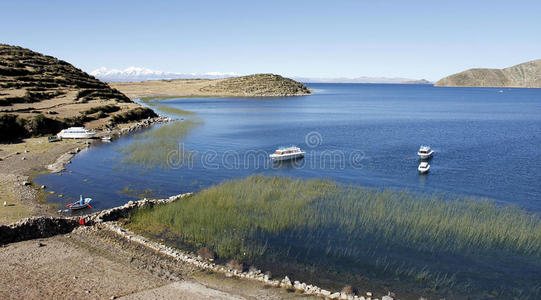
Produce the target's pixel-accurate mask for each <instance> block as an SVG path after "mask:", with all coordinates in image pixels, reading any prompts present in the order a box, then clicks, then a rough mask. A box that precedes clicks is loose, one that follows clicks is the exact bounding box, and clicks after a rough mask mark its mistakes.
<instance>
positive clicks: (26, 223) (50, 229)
mask: <svg viewBox="0 0 541 300" xmlns="http://www.w3.org/2000/svg"><path fill="white" fill-rule="evenodd" d="M191 194H192V193H186V194H181V195H176V196H171V197H169V198H167V199H152V200H147V199H143V200H139V201H130V202H128V203H126V204H124V205H122V206H119V207H114V208H111V209H106V210H102V211H99V212H96V213H93V214H89V215H84V216H74V217H32V218H26V219H23V220H21V221H19V222H17V223H13V224H10V225H2V226H0V245H5V244H9V243H15V242H21V241H26V240H31V239H37V238H45V237H50V236H53V235H57V234H65V233H69V232H71V231H72V230H73V229H74V228H76V227H77V226H78V225H79V222H80V221H81V219H83V220H84V224H85V225H93V224H96V223H101V222H107V221H115V220H118V219H119V218H125V217H127V216H128V215H129V214H130V212H132V211H133V210H134V209H137V208H140V207H152V206H154V205H157V204H164V203H169V202H173V201H175V200H178V199H180V198H183V197H187V196H190V195H191Z"/></svg>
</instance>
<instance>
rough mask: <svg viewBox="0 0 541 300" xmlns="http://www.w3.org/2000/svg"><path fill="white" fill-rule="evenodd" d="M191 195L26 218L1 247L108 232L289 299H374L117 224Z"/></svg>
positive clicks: (5, 231)
mask: <svg viewBox="0 0 541 300" xmlns="http://www.w3.org/2000/svg"><path fill="white" fill-rule="evenodd" d="M192 195H193V194H192V193H185V194H180V195H174V196H171V197H169V198H165V199H154V200H147V199H144V200H139V201H129V202H128V203H126V204H124V205H122V206H118V207H114V208H111V209H106V210H102V211H99V212H95V213H92V214H88V215H83V216H72V217H37V218H36V217H34V218H26V219H23V220H21V221H19V222H17V223H14V224H11V225H9V226H6V225H4V226H0V232H2V239H1V240H0V246H4V247H6V246H7V247H9V246H10V245H11V244H14V243H23V242H25V241H29V240H36V239H44V238H51V237H54V236H56V235H69V234H73V233H83V234H84V233H89V232H96V231H102V232H103V231H109V232H111V233H113V234H115V235H117V236H118V237H119V238H121V239H124V240H125V241H127V242H128V243H131V244H138V245H140V246H143V247H144V248H146V249H150V250H151V251H152V252H153V253H154V254H153V255H161V256H166V257H168V258H170V259H172V260H174V261H179V262H181V263H183V264H188V265H191V266H193V267H194V268H195V269H197V270H200V271H207V272H208V271H210V272H212V273H213V274H215V275H214V276H216V275H218V274H221V275H223V276H225V277H226V278H233V279H238V280H247V281H251V282H256V283H259V284H263V286H265V287H270V288H277V289H279V290H281V291H280V292H285V293H290V292H291V291H294V294H293V295H292V296H300V297H303V298H306V297H307V296H315V297H317V298H324V299H348V300H349V299H351V300H365V299H371V297H372V296H373V294H372V292H366V298H365V296H359V295H355V294H352V293H345V292H340V291H330V290H327V289H323V288H320V287H318V286H316V285H312V284H308V283H304V282H300V281H298V280H294V281H292V280H291V279H290V278H289V277H288V276H285V277H284V278H283V279H279V278H278V279H276V278H272V277H271V276H270V275H269V274H268V273H266V272H264V271H262V270H259V269H255V268H250V269H248V270H247V271H246V270H245V269H238V268H236V267H235V266H230V265H221V264H217V263H215V262H214V260H213V259H205V258H203V257H201V256H199V255H197V254H192V253H187V252H184V251H182V250H179V249H176V248H173V247H170V246H167V245H165V244H163V243H161V242H158V241H154V240H152V239H149V238H146V237H144V236H142V235H139V234H137V233H135V232H132V231H130V230H129V229H127V228H125V227H123V226H122V225H121V223H119V220H120V219H122V218H125V217H126V216H128V215H129V214H130V213H131V211H133V210H136V209H139V208H146V207H154V206H157V205H164V204H167V203H172V202H174V201H181V200H182V199H183V198H186V197H190V196H192ZM80 220H84V225H81V223H80ZM37 224H40V225H38V228H39V230H38V231H36V230H34V229H35V227H36V225H37ZM40 244H41V242H38V246H39V245H40ZM40 247H42V246H40ZM390 295H391V293H389V295H383V296H382V297H381V299H382V300H392V299H394V298H393V297H391V296H390ZM375 299H377V298H375Z"/></svg>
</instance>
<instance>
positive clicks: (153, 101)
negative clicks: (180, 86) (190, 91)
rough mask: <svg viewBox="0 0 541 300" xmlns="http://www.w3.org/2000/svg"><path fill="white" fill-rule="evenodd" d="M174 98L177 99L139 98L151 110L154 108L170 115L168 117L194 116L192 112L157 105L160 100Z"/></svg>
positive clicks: (164, 98)
mask: <svg viewBox="0 0 541 300" xmlns="http://www.w3.org/2000/svg"><path fill="white" fill-rule="evenodd" d="M174 98H178V97H162V98H156V97H148V98H141V101H143V102H144V103H145V104H147V105H149V106H151V107H152V108H155V109H157V110H159V111H161V112H163V113H166V114H170V115H175V116H191V115H194V114H195V112H193V111H189V110H184V109H180V108H177V107H172V106H169V105H166V104H162V103H159V101H160V100H166V99H174Z"/></svg>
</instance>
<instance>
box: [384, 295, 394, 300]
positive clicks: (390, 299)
mask: <svg viewBox="0 0 541 300" xmlns="http://www.w3.org/2000/svg"><path fill="white" fill-rule="evenodd" d="M381 300H394V298H393V297H391V296H383V297H381Z"/></svg>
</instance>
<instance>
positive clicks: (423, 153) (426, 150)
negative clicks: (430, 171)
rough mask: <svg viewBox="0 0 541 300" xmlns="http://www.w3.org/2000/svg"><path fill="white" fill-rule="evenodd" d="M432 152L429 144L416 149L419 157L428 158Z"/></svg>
mask: <svg viewBox="0 0 541 300" xmlns="http://www.w3.org/2000/svg"><path fill="white" fill-rule="evenodd" d="M433 154H434V150H432V149H431V148H430V146H421V148H419V151H417V155H419V158H420V159H429V158H431V157H432V155H433Z"/></svg>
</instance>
